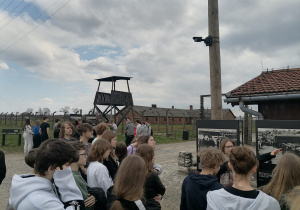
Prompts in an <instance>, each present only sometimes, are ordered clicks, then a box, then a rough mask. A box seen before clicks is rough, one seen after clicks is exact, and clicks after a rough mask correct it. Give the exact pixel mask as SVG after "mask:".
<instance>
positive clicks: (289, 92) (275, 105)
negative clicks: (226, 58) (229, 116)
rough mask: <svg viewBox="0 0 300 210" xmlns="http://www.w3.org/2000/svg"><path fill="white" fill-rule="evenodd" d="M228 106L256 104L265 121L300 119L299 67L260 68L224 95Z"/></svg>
mask: <svg viewBox="0 0 300 210" xmlns="http://www.w3.org/2000/svg"><path fill="white" fill-rule="evenodd" d="M224 101H225V102H227V103H231V105H233V106H235V105H238V104H239V102H240V101H243V102H244V104H245V105H253V104H257V105H258V112H260V113H261V114H262V115H263V117H264V119H265V120H300V111H299V110H300V68H294V69H280V70H273V71H263V72H262V73H261V75H259V76H257V77H255V78H254V79H252V80H250V81H249V82H246V83H245V84H243V85H241V86H239V87H237V88H235V89H234V90H232V91H230V92H228V93H227V94H226V99H225V100H224Z"/></svg>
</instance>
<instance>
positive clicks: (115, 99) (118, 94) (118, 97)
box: [93, 76, 134, 126]
mask: <svg viewBox="0 0 300 210" xmlns="http://www.w3.org/2000/svg"><path fill="white" fill-rule="evenodd" d="M131 78H132V77H119V76H112V77H106V78H101V79H96V80H97V81H98V82H99V85H98V90H97V92H96V95H95V100H94V110H93V114H95V110H97V112H98V113H99V114H100V115H102V117H104V118H105V119H106V120H107V121H108V120H109V119H108V117H107V115H108V114H109V113H112V110H114V116H116V115H117V114H121V116H122V118H121V119H120V120H119V121H118V122H116V119H115V122H116V124H117V125H118V126H119V124H120V123H121V122H122V120H123V119H124V118H125V117H126V115H127V114H128V113H129V112H130V111H132V116H133V119H134V115H133V109H132V107H133V100H132V95H131V93H130V89H129V83H128V80H130V79H131ZM118 80H126V82H127V88H128V92H122V91H117V90H116V81H118ZM101 82H111V93H104V92H100V91H99V89H100V83H101ZM98 105H102V106H107V107H106V109H105V110H104V111H101V110H100V108H99V107H98ZM118 106H125V108H123V109H122V110H120V109H119V108H118ZM116 111H117V112H116Z"/></svg>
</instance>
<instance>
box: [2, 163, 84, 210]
mask: <svg viewBox="0 0 300 210" xmlns="http://www.w3.org/2000/svg"><path fill="white" fill-rule="evenodd" d="M54 180H55V184H56V186H57V187H58V188H59V192H60V194H61V200H62V201H63V202H67V201H72V200H83V198H82V194H81V192H80V190H79V189H78V187H77V185H76V182H75V180H74V178H73V175H72V172H71V169H70V168H68V169H65V170H61V171H56V172H55V173H54ZM53 186H54V185H53V183H52V182H51V181H50V180H48V179H46V178H42V177H37V176H34V175H32V176H29V175H28V174H25V175H14V176H13V179H12V186H11V189H10V198H9V207H10V208H13V209H15V210H18V209H20V210H27V209H28V210H29V209H30V210H38V209H51V210H64V209H65V208H64V204H63V203H62V202H61V201H60V199H59V198H58V197H57V195H56V193H55V190H54V188H53ZM8 209H9V208H8ZM66 209H68V210H69V209H73V207H72V206H68V207H67V208H66Z"/></svg>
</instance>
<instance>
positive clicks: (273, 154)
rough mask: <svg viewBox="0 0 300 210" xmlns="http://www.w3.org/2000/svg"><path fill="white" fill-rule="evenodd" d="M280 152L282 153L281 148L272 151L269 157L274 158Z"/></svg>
mask: <svg viewBox="0 0 300 210" xmlns="http://www.w3.org/2000/svg"><path fill="white" fill-rule="evenodd" d="M280 152H282V148H279V149H275V150H274V151H272V152H271V155H272V156H276V155H277V154H279V153H280Z"/></svg>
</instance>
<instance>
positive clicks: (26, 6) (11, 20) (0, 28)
mask: <svg viewBox="0 0 300 210" xmlns="http://www.w3.org/2000/svg"><path fill="white" fill-rule="evenodd" d="M35 1H36V0H31V1H30V2H29V3H28V4H27V5H25V6H24V7H23V8H22V10H21V11H19V12H18V13H17V14H15V15H14V16H13V18H12V19H10V20H9V21H7V22H6V23H5V24H4V25H3V26H1V27H0V31H1V30H2V29H3V28H5V26H7V25H8V24H9V23H11V22H13V21H14V20H15V19H16V17H17V16H18V15H20V14H21V13H22V12H23V11H24V10H25V9H27V8H28V7H30V6H31V5H32V3H33V2H35ZM6 17H7V16H6ZM6 17H5V18H6ZM5 18H4V19H5ZM1 22H2V21H1ZM1 22H0V23H1Z"/></svg>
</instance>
